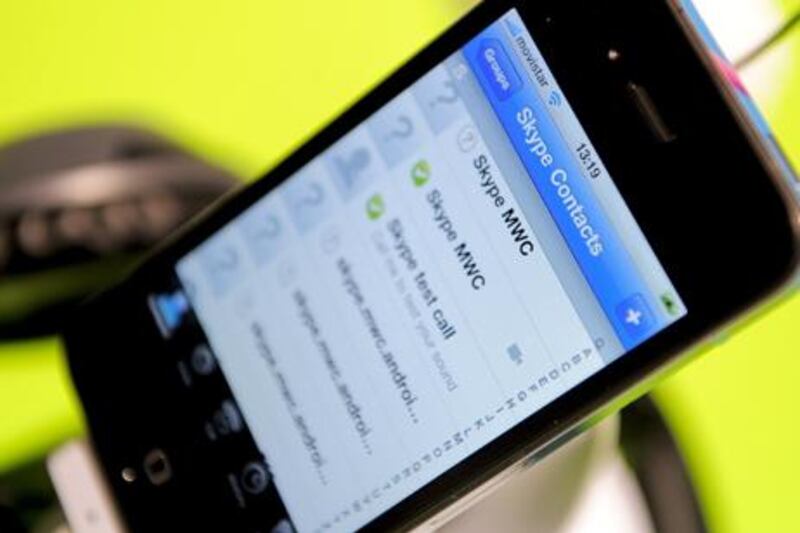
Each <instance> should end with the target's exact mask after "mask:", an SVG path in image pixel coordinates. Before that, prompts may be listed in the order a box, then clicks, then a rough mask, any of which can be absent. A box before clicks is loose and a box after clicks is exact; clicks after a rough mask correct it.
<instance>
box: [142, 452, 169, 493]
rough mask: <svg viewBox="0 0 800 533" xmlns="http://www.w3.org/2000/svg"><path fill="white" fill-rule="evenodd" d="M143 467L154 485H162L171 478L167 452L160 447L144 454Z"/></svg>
mask: <svg viewBox="0 0 800 533" xmlns="http://www.w3.org/2000/svg"><path fill="white" fill-rule="evenodd" d="M143 467H144V472H145V474H147V479H149V480H150V483H152V484H153V485H155V486H159V485H163V484H164V483H166V482H167V481H169V480H170V479H172V466H170V464H169V459H167V454H165V453H164V451H163V450H161V449H160V448H155V449H153V450H150V451H149V452H147V455H145V456H144V462H143Z"/></svg>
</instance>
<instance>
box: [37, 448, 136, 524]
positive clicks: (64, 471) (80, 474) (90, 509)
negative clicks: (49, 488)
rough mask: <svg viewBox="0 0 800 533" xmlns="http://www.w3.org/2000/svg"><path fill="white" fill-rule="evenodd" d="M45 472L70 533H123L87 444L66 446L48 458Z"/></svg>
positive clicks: (111, 500)
mask: <svg viewBox="0 0 800 533" xmlns="http://www.w3.org/2000/svg"><path fill="white" fill-rule="evenodd" d="M47 471H48V473H49V474H50V479H51V481H52V482H53V486H54V487H55V489H56V494H57V495H58V499H59V501H60V502H61V508H62V509H63V510H64V514H65V515H66V517H67V522H69V526H70V528H71V530H72V532H73V533H125V529H124V528H123V527H122V524H121V522H120V520H119V517H118V516H117V511H116V508H115V507H114V503H113V499H112V497H111V494H110V493H109V492H108V488H107V487H106V483H105V480H104V479H103V477H102V475H101V474H100V470H99V467H98V466H97V462H96V459H95V457H94V452H93V451H92V450H91V448H90V447H89V445H88V444H87V443H86V441H84V440H74V441H71V442H68V443H67V444H65V445H64V446H62V447H61V448H59V449H57V450H56V451H54V452H53V453H52V454H50V456H48V458H47Z"/></svg>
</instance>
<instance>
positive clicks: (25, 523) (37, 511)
mask: <svg viewBox="0 0 800 533" xmlns="http://www.w3.org/2000/svg"><path fill="white" fill-rule="evenodd" d="M64 521H65V520H64V514H63V513H62V512H61V509H60V508H59V506H58V500H57V499H56V494H55V491H54V490H53V487H52V485H51V483H50V478H49V476H48V474H47V469H46V468H45V466H44V464H43V463H41V462H37V463H31V464H28V465H25V466H23V467H20V468H19V469H17V470H15V471H13V472H11V473H8V474H4V475H3V476H0V531H2V532H3V533H50V532H56V531H63V529H61V530H59V529H58V528H59V526H60V525H62V524H64Z"/></svg>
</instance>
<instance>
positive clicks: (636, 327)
mask: <svg viewBox="0 0 800 533" xmlns="http://www.w3.org/2000/svg"><path fill="white" fill-rule="evenodd" d="M616 312H617V320H618V321H619V323H620V324H621V325H622V327H623V328H624V329H625V332H626V333H627V334H628V336H629V337H630V338H631V340H633V341H640V340H644V338H645V337H646V336H647V335H649V334H650V332H652V331H653V327H654V326H655V322H654V320H653V314H652V313H651V312H650V307H649V306H648V305H647V301H646V300H645V299H644V297H643V296H642V295H641V294H639V293H637V294H634V295H633V296H631V297H630V298H626V299H625V300H624V301H622V303H620V304H619V305H617V309H616Z"/></svg>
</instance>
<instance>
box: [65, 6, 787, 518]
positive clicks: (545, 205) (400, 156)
mask: <svg viewBox="0 0 800 533" xmlns="http://www.w3.org/2000/svg"><path fill="white" fill-rule="evenodd" d="M784 170H785V169H784V166H783V163H782V162H778V161H776V156H775V153H774V151H773V150H772V148H771V147H770V146H768V145H767V143H766V141H765V139H764V136H763V135H761V134H759V131H758V128H757V127H756V125H755V124H754V123H753V120H752V119H751V118H750V116H749V115H748V113H747V110H746V109H744V106H743V105H742V102H741V101H740V100H739V98H738V97H737V95H736V94H735V91H734V90H733V89H732V88H731V87H730V85H729V83H728V82H727V81H726V79H725V78H724V76H723V73H722V72H721V70H720V69H719V68H718V66H717V64H716V62H715V61H714V59H713V57H712V55H711V54H710V52H709V50H708V47H707V46H706V45H705V44H704V42H703V40H702V37H701V36H700V33H699V32H698V31H697V29H696V27H695V26H694V25H693V24H692V22H691V19H690V17H689V16H688V15H687V14H686V12H685V10H684V9H683V8H682V6H681V4H680V3H679V2H675V1H667V0H638V1H636V2H632V1H631V2H623V1H610V2H592V1H588V0H559V1H556V0H539V1H536V2H532V1H522V0H516V1H514V0H494V1H490V2H486V3H485V4H483V5H480V6H479V7H477V8H476V9H475V10H474V11H472V12H471V13H470V14H468V15H467V16H466V17H465V18H464V19H463V20H462V21H460V22H459V23H457V24H456V25H455V26H454V27H453V28H452V29H450V30H449V31H447V32H446V33H445V34H444V35H443V36H441V37H440V38H439V39H438V40H436V41H435V42H434V43H433V44H431V45H430V46H428V47H427V48H426V49H425V50H423V51H422V52H421V53H419V54H418V55H417V56H416V57H415V58H413V59H412V60H411V61H410V62H409V63H408V64H407V65H405V66H403V67H402V68H401V69H400V70H399V71H398V72H397V73H395V74H394V75H393V76H391V77H390V78H389V79H388V80H387V81H385V82H384V83H382V84H381V85H380V86H378V87H377V88H376V89H375V90H374V91H372V92H371V93H370V94H369V95H367V96H366V97H365V98H364V99H363V100H361V101H360V102H358V103H357V104H356V105H355V106H353V107H352V108H351V109H350V110H349V111H347V112H346V113H345V114H344V115H342V116H341V117H340V118H338V119H337V120H335V121H334V122H333V123H332V124H330V125H329V126H327V127H326V128H325V129H324V130H323V131H322V132H320V133H319V134H318V135H316V136H315V137H314V138H312V139H311V140H310V141H308V142H307V143H306V144H305V145H304V146H302V147H301V148H300V149H299V150H297V151H296V152H295V153H294V154H292V155H291V156H290V157H288V158H287V159H286V160H285V161H284V162H282V163H281V164H279V165H278V166H277V167H276V168H275V169H274V170H272V171H271V172H269V173H268V174H267V175H266V176H264V178H263V179H261V180H259V181H258V182H256V183H254V184H253V185H251V186H249V187H248V188H246V189H244V190H242V191H240V192H238V193H237V194H235V195H233V196H231V197H229V198H227V199H226V200H224V201H223V202H221V203H220V204H219V205H217V206H216V207H215V208H213V209H212V210H210V211H209V212H208V213H206V214H205V215H203V216H202V217H201V218H200V219H198V220H197V221H195V222H194V223H193V224H191V225H190V227H188V228H187V229H185V230H184V231H182V232H181V233H180V234H179V235H178V236H176V237H175V238H174V239H172V240H171V241H170V242H168V243H166V244H165V245H164V246H162V247H161V248H160V249H159V250H158V251H157V252H156V253H154V254H153V255H152V256H151V257H150V258H149V259H148V260H147V261H145V262H144V263H143V264H142V265H141V266H140V267H139V268H138V269H137V270H136V271H135V272H134V273H133V274H132V275H131V276H130V277H129V278H128V279H127V281H125V282H124V283H122V284H121V285H119V286H117V287H116V288H114V289H112V290H110V291H109V292H107V293H106V294H104V295H102V296H100V297H98V298H96V299H95V300H94V301H93V302H91V303H89V304H88V305H87V306H86V307H85V308H84V309H83V310H82V311H81V312H80V313H77V314H76V316H75V317H74V318H73V320H72V323H71V324H70V326H69V327H68V329H67V331H66V333H65V342H66V347H67V350H68V354H69V363H70V368H71V372H72V375H73V378H74V381H75V384H76V386H77V389H78V392H79V395H80V398H81V400H82V403H83V407H84V409H85V414H86V419H87V424H88V428H89V430H90V434H91V439H92V444H93V447H94V449H95V451H96V453H97V455H98V459H99V462H100V464H101V465H102V469H103V471H104V475H105V476H106V478H107V481H108V483H109V485H110V487H111V490H112V492H113V496H114V499H115V501H116V502H117V504H118V507H119V511H120V515H121V516H122V519H123V521H124V522H125V524H126V526H127V527H128V528H129V529H131V530H133V531H157V530H167V529H177V528H181V529H182V530H189V529H199V530H204V531H205V530H219V531H239V530H241V531H273V532H282V531H301V532H306V531H309V532H317V531H320V532H323V531H350V530H357V529H364V530H385V529H408V528H413V527H423V528H425V527H428V528H431V527H435V526H436V524H438V523H441V521H442V520H444V519H445V518H446V517H447V516H449V514H452V513H453V512H454V511H455V510H456V509H458V508H459V506H462V507H463V506H464V505H466V504H467V503H468V502H470V501H472V500H474V499H475V498H477V497H478V496H479V495H480V494H483V493H485V492H486V491H487V490H489V489H490V488H491V487H492V486H494V485H496V484H497V483H499V482H500V481H501V480H503V479H505V478H506V477H507V476H510V475H513V474H514V472H517V471H519V470H520V469H522V468H526V467H528V466H530V465H531V464H534V463H535V462H536V460H537V459H538V458H540V457H541V456H543V455H544V454H546V453H547V451H549V450H551V449H553V448H554V447H555V446H557V445H558V444H559V443H561V442H563V441H564V440H566V439H568V438H569V437H570V436H572V435H574V434H576V433H577V432H579V431H581V430H582V429H584V428H586V427H587V426H589V425H591V424H592V423H594V422H595V421H596V420H597V419H598V418H600V417H602V416H603V414H605V413H607V412H609V411H610V410H613V409H614V408H616V407H618V406H620V405H621V404H623V403H624V402H626V401H629V400H631V399H632V398H633V397H634V396H636V395H637V394H641V393H642V392H643V391H644V390H645V389H646V388H647V387H648V386H649V385H650V384H652V383H653V381H654V380H655V379H656V378H657V377H658V376H660V375H662V374H663V373H664V371H665V370H667V369H669V368H673V367H675V366H676V365H677V364H678V363H680V362H682V361H685V360H686V358H687V357H689V355H687V354H690V353H695V352H697V351H698V349H695V350H690V348H696V347H698V346H699V347H702V346H708V345H709V344H710V343H713V342H718V341H719V339H720V338H722V337H721V336H722V335H724V332H725V331H727V330H728V329H729V327H730V326H731V324H732V323H733V322H734V321H735V320H736V319H737V318H739V317H740V316H741V315H742V313H743V312H745V311H747V310H751V309H753V308H754V306H756V304H759V303H762V302H764V301H766V300H767V299H769V298H771V297H774V296H775V295H777V294H778V291H779V290H781V289H782V288H783V287H785V286H787V284H788V282H789V280H791V279H792V276H793V274H794V273H795V272H796V269H797V257H798V256H797V250H798V220H799V219H798V211H797V204H796V203H795V202H794V201H792V199H791V192H790V190H789V187H788V182H787V180H786V179H785V175H784Z"/></svg>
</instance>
